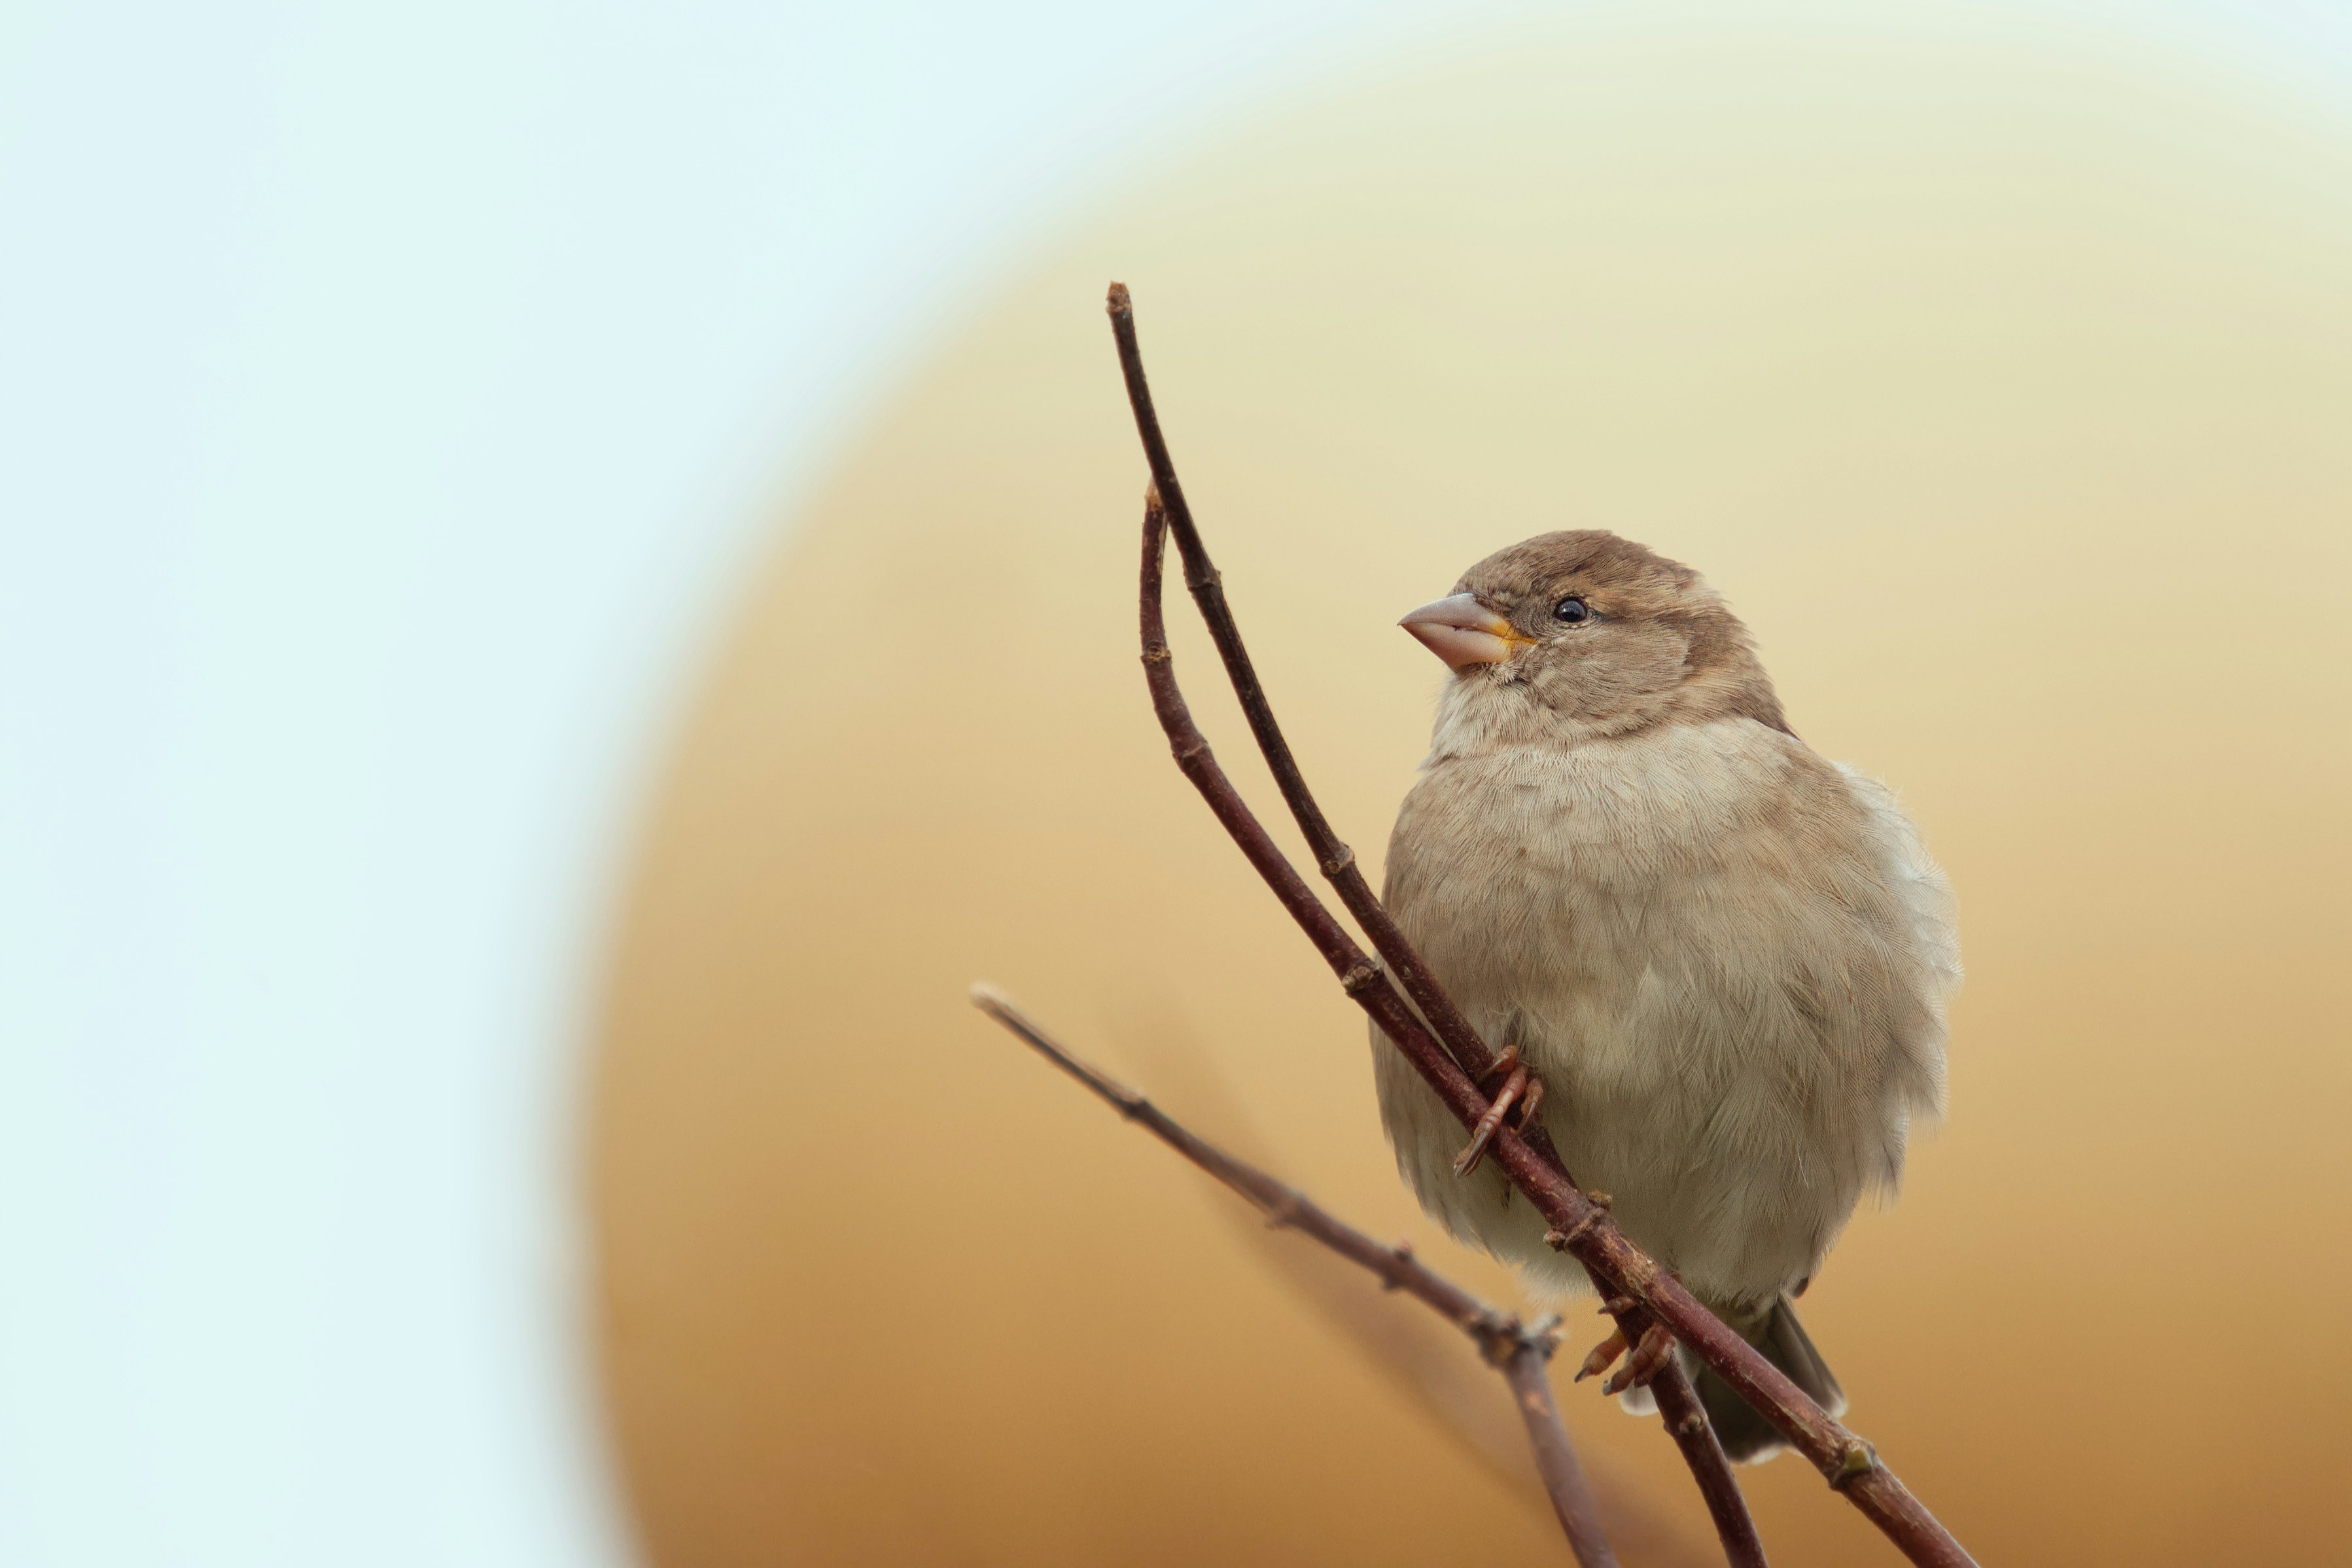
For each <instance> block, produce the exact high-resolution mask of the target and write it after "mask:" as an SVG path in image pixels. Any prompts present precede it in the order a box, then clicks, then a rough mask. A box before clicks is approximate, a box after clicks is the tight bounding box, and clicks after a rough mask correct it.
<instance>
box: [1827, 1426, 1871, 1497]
mask: <svg viewBox="0 0 2352 1568" xmlns="http://www.w3.org/2000/svg"><path fill="white" fill-rule="evenodd" d="M1877 1468H1878V1450H1877V1449H1876V1448H1872V1447H1871V1446H1870V1445H1869V1444H1868V1443H1865V1442H1864V1441H1863V1440H1862V1439H1861V1438H1860V1437H1853V1438H1849V1439H1848V1440H1847V1442H1846V1446H1845V1453H1844V1454H1843V1456H1842V1457H1841V1458H1839V1460H1838V1462H1837V1465H1836V1468H1834V1469H1827V1474H1828V1476H1829V1478H1830V1486H1831V1487H1832V1489H1833V1490H1838V1491H1843V1490H1845V1489H1846V1488H1848V1487H1850V1486H1852V1485H1853V1483H1854V1482H1856V1481H1858V1480H1860V1479H1862V1478H1863V1477H1864V1476H1866V1475H1868V1474H1870V1472H1871V1471H1873V1470H1874V1469H1877ZM1825 1469H1826V1467H1825Z"/></svg>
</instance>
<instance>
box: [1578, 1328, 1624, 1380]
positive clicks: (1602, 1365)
mask: <svg viewBox="0 0 2352 1568" xmlns="http://www.w3.org/2000/svg"><path fill="white" fill-rule="evenodd" d="M1622 1354H1625V1331H1624V1330H1623V1329H1611V1330H1610V1331H1609V1337H1608V1338H1607V1339H1604V1340H1602V1341H1601V1343H1599V1344H1596V1345H1594V1346H1593V1347H1592V1349H1591V1351H1590V1352H1589V1353H1588V1354H1586V1355H1585V1358H1584V1364H1583V1365H1581V1366H1580V1367H1578V1368H1577V1369H1576V1381H1577V1382H1579V1383H1581V1382H1583V1381H1584V1380H1585V1379H1586V1378H1588V1377H1598V1376H1599V1375H1601V1374H1602V1373H1604V1372H1606V1371H1608V1370H1609V1366H1610V1364H1611V1363H1612V1362H1614V1361H1615V1360H1616V1359H1617V1358H1618V1357H1619V1356H1621V1355H1622Z"/></svg>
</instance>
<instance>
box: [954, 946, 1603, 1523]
mask: <svg viewBox="0 0 2352 1568" xmlns="http://www.w3.org/2000/svg"><path fill="white" fill-rule="evenodd" d="M971 1000H972V1005H973V1006H974V1007H977V1008H978V1009H980V1010H981V1011H982V1012H984V1013H986V1014H987V1015H988V1016H989V1017H990V1018H992V1019H995V1020H996V1021H997V1022H998V1023H1000V1024H1003V1026H1004V1027H1005V1028H1006V1029H1007V1030H1011V1031H1012V1032H1013V1034H1014V1035H1016V1036H1018V1037H1019V1038H1020V1039H1021V1040H1024V1041H1025V1042H1027V1044H1028V1045H1029V1046H1030V1047H1031V1048H1032V1049H1033V1050H1034V1051H1036V1052H1037V1053H1038V1054H1039V1055H1040V1056H1043V1057H1044V1058H1045V1060H1046V1061H1050V1062H1052V1063H1053V1064H1054V1065H1055V1066H1056V1067H1058V1068H1060V1069H1061V1070H1062V1071H1064V1072H1066V1073H1068V1074H1069V1075H1070V1076H1071V1077H1073V1078H1075V1079H1076V1080H1077V1081H1078V1082H1080V1083H1083V1084H1085V1085H1086V1086H1087V1088H1088V1089H1089V1090H1091V1091H1093V1092H1094V1093H1095V1095H1096V1097H1097V1098H1098V1099H1100V1100H1102V1101H1103V1102H1104V1103H1107V1104H1108V1105H1109V1106H1110V1107H1111V1108H1112V1109H1114V1110H1116V1111H1117V1112H1118V1113H1119V1114H1120V1115H1121V1116H1122V1117H1124V1118H1125V1119H1127V1120H1128V1121H1130V1122H1134V1123H1138V1124H1140V1125H1141V1126H1142V1127H1143V1129H1144V1130H1145V1131H1146V1132H1149V1133H1150V1134H1151V1135H1152V1136H1154V1137H1156V1138H1158V1139H1159V1140H1160V1142H1161V1143H1163V1144H1166V1145H1168V1146H1169V1147H1170V1148H1171V1149H1174V1150H1175V1151H1176V1152H1177V1153H1178V1154H1180V1155H1183V1156H1184V1157H1185V1158H1186V1159H1188V1160H1190V1161H1192V1163H1193V1164H1194V1165H1196V1166H1200V1167H1201V1169H1202V1170H1204V1171H1206V1172H1208V1173H1209V1174H1210V1175H1211V1176H1214V1177H1216V1178H1217V1179H1218V1180H1219V1181H1221V1182H1223V1183H1224V1185H1225V1186H1229V1187H1231V1188H1232V1189H1233V1190H1234V1191H1235V1192H1237V1193H1239V1194H1241V1196H1242V1197H1244V1198H1246V1199H1248V1200H1249V1202H1250V1203H1251V1204H1252V1205H1254V1206H1255V1207H1256V1208H1257V1210H1258V1211H1259V1212H1260V1213H1262V1214H1264V1215H1265V1217H1266V1218H1267V1219H1269V1220H1271V1221H1272V1222H1273V1223H1275V1224H1276V1225H1279V1226H1282V1227H1284V1228H1286V1229H1291V1230H1296V1231H1297V1232H1298V1233H1299V1234H1300V1235H1302V1236H1305V1237H1307V1238H1309V1239H1312V1240H1316V1241H1319V1242H1321V1243H1322V1244H1323V1245H1324V1246H1326V1247H1328V1248H1329V1249H1331V1250H1332V1251H1334V1252H1336V1253H1338V1254H1339V1256H1340V1257H1342V1258H1345V1259H1347V1260H1349V1262H1351V1263H1354V1264H1357V1265H1359V1266H1360V1267H1361V1268H1363V1269H1365V1270H1369V1271H1370V1273H1371V1274H1373V1275H1374V1276H1375V1277H1377V1278H1378V1279H1379V1280H1380V1281H1381V1288H1382V1289H1383V1290H1390V1291H1403V1292H1404V1293H1405V1294H1406V1295H1408V1296H1411V1297H1412V1298H1413V1299H1414V1300H1416V1301H1421V1302H1423V1304H1424V1305H1426V1306H1428V1307H1430V1308H1432V1309H1433V1310H1434V1311H1435V1312H1437V1313H1438V1314H1439V1315H1440V1316H1441V1317H1444V1319H1445V1320H1446V1321H1447V1322H1451V1323H1453V1324H1454V1326H1455V1327H1456V1328H1458V1329H1460V1330H1461V1331H1462V1332H1463V1333H1465V1334H1468V1335H1469V1336H1470V1339H1471V1341H1472V1343H1475V1344H1476V1345H1477V1347H1478V1354H1480V1355H1481V1356H1483V1357H1485V1358H1486V1362H1487V1364H1489V1365H1491V1366H1493V1367H1495V1368H1496V1370H1498V1371H1500V1372H1501V1373H1502V1375H1503V1378H1504V1381H1505V1382H1507V1384H1508V1385H1510V1389H1511V1403H1512V1406H1514V1407H1515V1408H1516V1409H1517V1411H1518V1413H1519V1419H1520V1420H1521V1421H1522V1422H1523V1423H1525V1425H1526V1427H1527V1429H1528V1447H1529V1448H1532V1449H1533V1450H1534V1453H1535V1459H1536V1472H1537V1474H1538V1475H1539V1476H1540V1477H1542V1479H1543V1485H1544V1491H1545V1493H1546V1494H1547V1495H1549V1497H1550V1499H1551V1506H1552V1511H1553V1513H1555V1514H1556V1515H1558V1516H1559V1525H1560V1529H1561V1531H1563V1532H1565V1533H1566V1535H1567V1536H1568V1544H1569V1550H1570V1551H1571V1552H1575V1553H1576V1560H1577V1562H1578V1563H1581V1564H1582V1565H1583V1568H1617V1557H1616V1554H1615V1553H1614V1552H1612V1551H1610V1549H1609V1542H1608V1538H1607V1537H1606V1536H1605V1535H1604V1534H1603V1533H1602V1531H1601V1514H1600V1509H1599V1506H1598V1504H1597V1503H1596V1502H1595V1500H1594V1499H1593V1495H1592V1489H1591V1486H1590V1485H1589V1484H1588V1483H1587V1482H1586V1480H1585V1479H1584V1469H1583V1467H1582V1466H1581V1465H1580V1464H1578V1463H1577V1458H1576V1450H1575V1448H1573V1447H1572V1446H1570V1443H1569V1440H1568V1428H1567V1427H1565V1426H1564V1425H1562V1423H1561V1421H1560V1418H1559V1406H1558V1405H1556V1404H1555V1403H1553V1401H1552V1396H1551V1379H1550V1376H1549V1370H1548V1369H1549V1363H1550V1360H1551V1354H1552V1351H1553V1349H1554V1347H1555V1346H1556V1345H1557V1344H1558V1343H1559V1341H1558V1338H1557V1336H1556V1335H1554V1334H1553V1333H1552V1332H1551V1331H1550V1330H1549V1328H1547V1327H1545V1326H1544V1325H1542V1324H1538V1325H1537V1326H1535V1327H1533V1328H1530V1327H1528V1325H1527V1324H1525V1323H1522V1322H1519V1320H1518V1319H1517V1317H1516V1316H1513V1315H1512V1314H1510V1313H1507V1312H1497V1311H1496V1309H1495V1308H1493V1307H1490V1306H1488V1305H1487V1304H1486V1302H1484V1301H1480V1300H1478V1298H1477V1297H1475V1296H1473V1295H1472V1294H1470V1292H1469V1291H1465V1290H1464V1289H1462V1287H1460V1286H1459V1285H1456V1284H1454V1282H1453V1281H1450V1280H1447V1279H1445V1278H1444V1276H1443V1275H1440V1274H1438V1273H1437V1272H1435V1271H1434V1270H1432V1269H1431V1268H1430V1267H1429V1266H1428V1265H1427V1264H1425V1263H1423V1262H1422V1261H1421V1260H1419V1259H1418V1258H1415V1257H1414V1256H1413V1255H1412V1249H1411V1248H1409V1247H1407V1246H1405V1245H1404V1244H1403V1243H1402V1242H1400V1243H1398V1244H1397V1245H1396V1246H1393V1247H1390V1246H1385V1245H1383V1244H1381V1242H1379V1241H1377V1240H1375V1239H1372V1238H1371V1237H1370V1236H1368V1235H1366V1234H1365V1233H1364V1232H1362V1231H1360V1230H1359V1229H1357V1228H1355V1227H1354V1226H1352V1225H1349V1223H1348V1222H1347V1221H1345V1220H1343V1219H1341V1218H1339V1217H1338V1216H1337V1215H1335V1214H1333V1213H1331V1211H1330V1210H1328V1209H1327V1208H1325V1207H1322V1206H1321V1205H1320V1204H1318V1203H1317V1202H1316V1201H1315V1200H1314V1199H1312V1198H1310V1197H1307V1195H1306V1194H1305V1193H1302V1192H1300V1191H1299V1190H1298V1189H1297V1187H1294V1186H1290V1185H1288V1184H1287V1183H1286V1182H1283V1181H1279V1180H1277V1179H1276V1178H1275V1177H1274V1176H1269V1175H1268V1174H1267V1173H1265V1171H1262V1170H1260V1169H1258V1168H1257V1167H1256V1166H1253V1165H1250V1164H1248V1163H1247V1162H1246V1161H1243V1160H1239V1159H1236V1158H1234V1156H1233V1155H1229V1154H1227V1153H1225V1152H1224V1151H1223V1149H1220V1148H1218V1147H1217V1146H1216V1145H1214V1144H1212V1143H1210V1142H1209V1141H1208V1140H1207V1139H1205V1138H1202V1137H1201V1136H1200V1135H1199V1134H1195V1133H1193V1132H1192V1130H1191V1129H1190V1128H1188V1127H1186V1126H1184V1125H1183V1124H1181V1123H1180V1122H1178V1121H1177V1120H1176V1119H1175V1118H1174V1117H1173V1116H1171V1115H1169V1114H1168V1113H1166V1112H1165V1111H1162V1110H1161V1109H1160V1107H1159V1106H1157V1105H1155V1104H1153V1103H1151V1102H1150V1100H1148V1099H1146V1098H1144V1096H1143V1095H1142V1094H1141V1093H1139V1092H1137V1091H1135V1090H1133V1089H1130V1088H1129V1087H1128V1086H1127V1085H1126V1084H1124V1083H1121V1082H1118V1080H1117V1079H1115V1078H1112V1077H1110V1076H1109V1075H1108V1074H1107V1073H1105V1072H1103V1071H1100V1070H1099V1069H1097V1068H1096V1067H1093V1066H1091V1065H1090V1064H1088V1063H1087V1062H1086V1061H1081V1060H1080V1059H1079V1058H1078V1057H1077V1056H1076V1055H1074V1054H1073V1053H1072V1052H1071V1051H1069V1050H1068V1049H1067V1048H1066V1047H1065V1046H1063V1045H1061V1044H1060V1043H1059V1042H1057V1041H1056V1040H1054V1038H1053V1037H1052V1036H1050V1035H1048V1034H1047V1033H1046V1032H1045V1030H1043V1029H1042V1028H1040V1027H1039V1026H1038V1025H1037V1024H1036V1023H1034V1022H1033V1021H1032V1020H1031V1019H1029V1018H1028V1017H1027V1015H1025V1014H1024V1013H1023V1012H1022V1011H1021V1009H1019V1008H1018V1007H1016V1006H1014V1005H1013V1000H1012V998H1009V997H1006V996H1005V995H1004V994H1003V992H1001V991H998V990H997V989H995V988H993V987H991V986H985V985H979V986H974V987H972V988H971Z"/></svg>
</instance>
